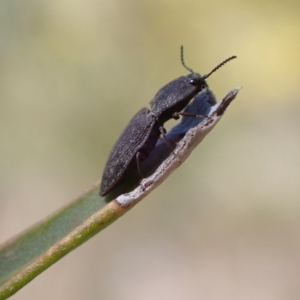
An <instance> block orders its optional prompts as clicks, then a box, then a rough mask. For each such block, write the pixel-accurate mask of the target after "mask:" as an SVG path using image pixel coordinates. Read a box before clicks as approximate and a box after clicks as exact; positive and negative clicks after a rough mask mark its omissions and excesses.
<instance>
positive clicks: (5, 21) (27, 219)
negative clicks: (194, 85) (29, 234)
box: [0, 0, 300, 300]
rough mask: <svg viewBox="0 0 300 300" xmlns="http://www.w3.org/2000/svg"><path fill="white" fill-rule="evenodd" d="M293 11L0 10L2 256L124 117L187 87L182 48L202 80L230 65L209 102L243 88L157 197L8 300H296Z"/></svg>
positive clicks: (66, 197)
mask: <svg viewBox="0 0 300 300" xmlns="http://www.w3.org/2000/svg"><path fill="white" fill-rule="evenodd" d="M299 9H300V2H299V3H298V2H297V1H284V2H283V1H275V0H273V1H267V0H263V1H234V0H229V1H220V0H219V1H218V0H216V1H201V0H200V1H199V0H198V1H195V0H187V1H137V0H128V1H118V0H110V1H106V0H98V1H96V0H85V1H69V0H66V1H58V0H52V1H50V0H45V1H33V0H28V1H20V0H11V1H1V3H0V97H1V100H0V143H1V152H0V153H1V155H0V166H1V168H0V242H3V241H5V240H6V239H8V238H9V237H11V236H13V235H15V234H17V233H19V232H20V231H22V230H24V229H25V228H27V227H29V226H30V225H32V224H34V223H35V222H37V221H39V220H41V219H43V218H44V217H46V216H48V215H49V214H51V213H53V212H54V211H56V210H57V209H59V208H60V207H62V206H63V205H66V204H67V203H69V202H70V201H71V200H72V199H73V198H74V197H76V196H77V195H79V194H80V193H81V192H82V191H84V190H85V189H86V188H87V187H88V186H89V185H90V184H92V183H93V182H95V181H97V180H99V179H100V177H101V175H102V170H103V168H104V165H105V162H106V159H107V157H108V154H109V152H110V150H111V148H112V146H113V144H114V142H115V141H116V139H117V138H118V136H119V134H120V133H121V131H122V130H123V128H124V127H125V126H126V125H127V123H128V121H129V120H130V118H131V117H132V116H133V115H134V114H135V113H136V112H137V111H138V110H139V109H140V108H141V107H143V106H147V105H148V103H149V101H150V100H151V99H152V97H153V96H154V94H155V93H156V92H157V91H158V89H160V88H161V87H162V86H163V85H165V84H166V83H168V82H169V81H171V80H173V79H175V78H177V77H179V76H181V75H185V74H186V73H187V72H186V70H185V69H184V68H183V67H182V65H181V63H180V45H181V44H183V45H184V46H185V61H186V64H187V65H188V66H190V67H191V68H193V69H194V70H195V71H197V72H199V73H201V74H205V73H208V72H209V71H210V70H211V69H212V68H213V67H215V66H216V65H217V64H218V63H220V62H221V61H222V60H224V59H225V58H227V57H229V56H231V55H237V56H238V59H237V60H234V61H232V62H230V63H229V64H227V65H226V66H224V67H223V68H222V69H220V70H219V71H218V72H216V73H215V74H214V75H213V76H211V77H210V78H209V80H208V83H209V84H210V88H211V89H212V90H213V91H214V93H215V95H216V97H217V99H221V98H222V96H224V95H225V94H226V93H227V91H229V90H230V89H232V88H235V87H238V86H243V89H242V90H241V92H240V94H239V95H238V97H237V99H236V100H235V101H234V102H233V103H232V105H231V106H230V108H229V110H228V111H227V113H226V115H225V116H224V118H223V119H222V120H221V122H220V123H219V124H218V125H217V127H216V128H215V129H214V130H213V131H212V132H211V133H210V135H209V136H208V137H207V138H206V139H205V140H204V142H203V143H202V144H200V146H199V147H198V148H197V149H196V151H195V152H193V154H192V155H191V156H190V158H189V159H188V160H187V162H186V163H185V164H184V165H183V166H182V167H181V168H180V169H178V170H177V171H176V172H175V173H173V174H172V176H171V177H170V178H169V179H168V180H167V181H166V182H165V183H164V184H163V185H162V186H160V187H159V188H158V189H157V190H155V191H154V192H153V193H152V194H151V195H150V196H148V197H147V198H146V199H144V201H142V202H141V203H140V204H139V205H137V206H136V207H135V208H134V209H133V210H132V211H130V212H129V213H128V214H126V215H125V216H124V217H122V218H121V219H119V220H118V221H117V222H116V223H114V224H113V225H112V226H110V227H109V228H107V229H106V230H104V231H103V232H102V233H100V234H99V235H97V236H96V237H95V238H93V239H92V240H90V241H88V242H87V243H86V244H85V245H83V246H81V247H80V248H79V249H77V250H76V251H74V252H72V253H71V254H69V255H68V256H67V257H65V258H64V259H62V260H61V261H60V262H58V263H56V264H55V265H54V266H53V267H51V268H50V269H49V270H47V271H46V272H45V273H43V274H42V275H40V276H39V277H37V278H36V279H35V280H34V281H32V282H31V283H30V284H29V285H27V286H26V287H25V288H23V289H22V290H21V291H19V292H18V293H17V294H16V295H14V296H13V297H12V298H13V299H64V300H68V299H72V300H73V299H75V300H77V299H112V300H119V299H130V300H135V299H136V300H139V299H143V300H148V299H149V300H150V299H151V300H152V299H156V300H168V299H172V300H179V299H244V300H247V299H257V300H258V299H264V300H266V299H285V300H286V299H299V298H300V284H299V281H300V279H299V278H300V235H299V232H300V201H299V200H300V191H299V179H298V176H299V169H300V159H299V156H300V155H299V147H300V139H299V132H298V130H299V126H300V118H299V113H300V102H299V94H300V86H299V76H300V60H299V53H300V39H299V36H300V19H299V12H300V11H299ZM169 123H170V124H169V125H168V126H169V127H168V128H170V126H172V124H174V123H172V122H169ZM169 207H172V212H171V213H168V214H167V215H166V213H165V211H166V210H167V209H169ZM164 208H165V209H164Z"/></svg>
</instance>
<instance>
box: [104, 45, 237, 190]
mask: <svg viewBox="0 0 300 300" xmlns="http://www.w3.org/2000/svg"><path fill="white" fill-rule="evenodd" d="M233 58H235V56H232V57H230V58H228V59H226V60H225V61H223V62H222V63H221V64H219V65H218V66H217V67H216V68H214V69H213V70H212V71H211V72H210V73H209V74H207V75H204V76H201V75H200V74H198V73H194V72H193V70H192V69H190V68H188V67H187V66H186V65H185V63H184V60H183V47H181V62H182V65H183V66H184V67H185V68H186V69H187V70H188V71H190V72H191V73H190V74H189V75H186V76H181V77H179V78H177V79H175V80H173V81H171V82H170V83H168V84H167V85H165V86H164V87H163V88H161V89H160V90H159V91H158V92H157V94H156V95H155V96H154V98H153V100H152V101H151V102H150V108H151V110H150V109H148V108H142V109H141V110H140V111H139V112H138V113H137V114H136V115H135V116H134V117H133V118H132V119H131V121H130V122H129V124H128V125H127V127H126V128H125V130H124V131H123V133H122V134H121V136H120V137H119V139H118V140H117V142H116V144H115V146H114V148H113V149H112V151H111V153H110V156H109V158H108V160H107V163H106V166H105V169H104V172H103V176H102V182H101V188H100V195H101V196H105V195H106V194H108V193H109V192H110V191H111V190H112V189H113V188H114V187H115V185H116V184H117V183H118V182H119V181H120V180H121V179H122V178H123V177H125V176H126V174H127V173H128V172H129V173H130V171H131V170H136V169H137V170H138V172H139V174H140V175H141V178H142V174H141V171H140V163H141V162H142V161H144V160H145V159H146V158H147V157H148V156H149V154H150V153H151V151H152V150H153V148H154V147H155V144H156V142H157V141H158V139H159V137H160V135H163V136H165V132H166V131H165V129H164V127H163V124H164V123H165V122H166V121H168V120H170V119H172V118H175V119H178V118H179V115H186V114H184V113H180V112H181V111H182V110H183V109H184V108H185V107H186V106H187V105H188V103H189V102H190V101H191V100H192V99H193V98H194V97H195V96H196V94H198V93H199V92H200V91H201V90H202V89H204V88H206V87H207V86H208V85H207V83H206V82H205V79H206V78H208V77H209V76H210V75H211V74H212V73H213V72H215V71H216V70H217V69H219V68H220V67H221V66H223V65H224V64H225V63H227V62H228V61H230V60H231V59H233ZM191 116H194V117H195V116H196V115H191ZM166 142H167V140H166Z"/></svg>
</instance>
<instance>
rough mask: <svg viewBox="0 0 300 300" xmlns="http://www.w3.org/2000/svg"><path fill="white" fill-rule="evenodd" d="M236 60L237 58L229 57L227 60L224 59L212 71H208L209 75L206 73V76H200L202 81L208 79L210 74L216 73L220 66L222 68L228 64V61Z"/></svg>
mask: <svg viewBox="0 0 300 300" xmlns="http://www.w3.org/2000/svg"><path fill="white" fill-rule="evenodd" d="M235 58H237V56H235V55H234V56H231V57H229V58H227V59H225V60H224V61H223V62H221V63H220V64H219V65H217V66H216V67H215V68H214V69H212V71H210V73H208V74H207V75H204V76H202V78H203V79H206V78H208V77H209V76H210V75H211V74H212V73H214V72H216V71H217V70H218V69H220V68H221V67H222V66H224V65H225V64H226V63H228V62H229V61H231V60H233V59H235Z"/></svg>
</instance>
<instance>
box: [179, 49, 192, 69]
mask: <svg viewBox="0 0 300 300" xmlns="http://www.w3.org/2000/svg"><path fill="white" fill-rule="evenodd" d="M180 57H181V63H182V65H183V66H184V67H185V68H186V69H187V70H188V71H190V72H191V73H194V71H193V70H192V69H191V68H189V67H188V66H187V65H186V64H185V63H184V57H183V46H182V45H181V47H180Z"/></svg>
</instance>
